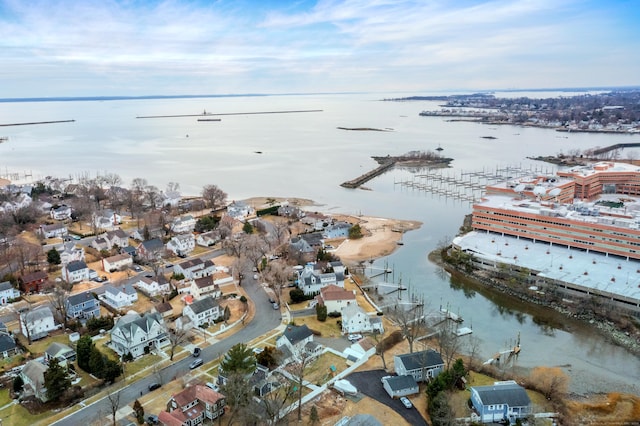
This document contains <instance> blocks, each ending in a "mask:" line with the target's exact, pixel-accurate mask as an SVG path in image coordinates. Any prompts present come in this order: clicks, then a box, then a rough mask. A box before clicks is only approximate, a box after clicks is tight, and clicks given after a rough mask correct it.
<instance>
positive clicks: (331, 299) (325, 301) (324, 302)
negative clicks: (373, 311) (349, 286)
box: [316, 284, 357, 312]
mask: <svg viewBox="0 0 640 426" xmlns="http://www.w3.org/2000/svg"><path fill="white" fill-rule="evenodd" d="M316 301H317V302H318V304H319V305H320V306H326V307H327V312H341V311H342V308H344V307H346V306H348V305H350V304H357V302H356V294H355V292H354V291H349V290H345V289H344V288H342V287H338V286H337V285H335V284H329V285H328V286H326V287H323V288H321V289H320V294H319V295H317V296H316Z"/></svg>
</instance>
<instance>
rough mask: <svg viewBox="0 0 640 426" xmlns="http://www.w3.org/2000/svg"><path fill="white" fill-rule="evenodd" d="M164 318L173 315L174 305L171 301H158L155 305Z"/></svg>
mask: <svg viewBox="0 0 640 426" xmlns="http://www.w3.org/2000/svg"><path fill="white" fill-rule="evenodd" d="M153 308H154V309H155V310H156V312H157V313H159V314H160V315H162V318H164V319H170V318H171V317H173V306H171V303H169V302H163V303H158V304H156V305H155V306H154V307H153Z"/></svg>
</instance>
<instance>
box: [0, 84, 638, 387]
mask: <svg viewBox="0 0 640 426" xmlns="http://www.w3.org/2000/svg"><path fill="white" fill-rule="evenodd" d="M393 96H394V95H393V94H388V95H384V96H383V95H380V96H377V95H372V96H365V95H358V96H354V95H350V96H346V95H325V96H322V95H319V96H269V97H243V98H210V99H172V100H136V101H103V102H98V101H88V102H43V103H0V123H12V122H26V121H49V120H67V119H75V120H76V121H75V122H74V123H66V124H52V125H42V126H19V127H3V128H0V132H2V134H0V136H8V137H9V139H10V140H9V142H7V143H3V144H0V174H6V173H20V174H24V173H25V172H26V173H29V174H32V175H33V177H34V178H40V177H43V176H46V175H53V176H70V177H74V176H78V175H80V174H83V173H89V174H91V175H95V174H96V173H99V172H104V171H107V172H114V173H117V174H119V175H120V176H121V177H122V178H123V181H124V184H125V185H128V184H129V183H130V182H131V180H132V179H133V178H136V177H143V178H146V179H147V180H148V181H149V183H150V184H154V185H156V186H158V187H159V188H160V189H163V188H164V187H165V186H166V184H167V183H168V182H170V181H173V182H178V183H180V185H181V189H182V192H183V194H185V195H188V194H198V193H199V192H200V190H201V188H202V186H203V185H205V184H209V183H214V184H216V185H218V186H220V187H221V188H222V189H224V190H225V191H226V192H227V193H228V194H229V197H230V198H231V199H243V198H248V197H252V196H281V197H302V198H310V199H313V200H315V201H316V202H318V203H319V204H321V206H319V207H318V210H323V211H333V212H342V213H351V214H359V213H362V214H364V215H374V216H382V217H393V218H399V219H411V220H419V221H421V222H422V223H423V226H422V228H420V229H419V230H417V231H413V232H410V233H408V234H406V235H405V237H404V242H405V245H404V246H402V247H401V248H400V249H399V250H397V251H396V252H395V253H394V254H393V255H391V256H389V257H387V258H385V259H380V260H378V261H377V262H376V263H375V265H378V266H382V265H385V264H387V265H389V266H391V267H393V269H394V270H395V271H396V279H397V278H398V277H399V276H400V275H401V276H402V280H403V283H408V284H409V285H410V286H411V288H412V289H413V291H415V292H416V293H419V294H423V295H424V297H425V299H426V301H427V303H428V305H429V306H430V307H431V308H433V309H437V308H438V306H439V305H440V304H443V305H447V304H448V305H449V306H450V307H451V309H452V310H454V311H457V312H459V313H460V314H461V315H462V316H463V317H464V318H465V325H466V326H469V325H473V330H474V334H473V336H475V337H477V338H479V339H480V341H481V352H482V354H483V357H485V358H489V357H490V356H491V355H492V354H493V353H495V352H496V351H498V350H501V349H504V348H505V347H506V345H509V344H511V343H512V342H513V341H514V339H515V337H516V336H517V334H518V333H520V335H521V339H522V345H523V353H522V354H521V356H520V357H519V359H518V361H517V363H518V365H519V366H522V367H533V366H537V365H549V366H556V365H558V366H565V367H564V368H565V369H566V371H567V372H568V374H570V377H571V379H572V382H571V387H572V390H574V391H576V392H586V391H615V390H618V391H626V392H632V393H636V394H640V387H639V386H638V384H637V381H638V378H640V361H639V360H638V359H637V358H636V357H635V356H633V355H632V354H630V353H628V352H627V351H625V350H624V349H621V348H619V347H616V346H614V345H611V344H609V343H607V341H606V339H604V338H603V337H602V336H600V335H599V334H597V333H594V332H593V331H592V330H591V329H589V328H586V327H584V326H582V325H581V324H573V323H570V322H568V321H566V320H563V319H555V318H554V317H553V316H549V315H548V314H545V313H541V312H540V311H539V310H536V308H530V307H527V306H523V305H521V304H517V303H513V302H507V301H504V300H499V299H495V297H492V296H484V295H482V294H481V293H479V292H477V291H473V290H470V289H468V288H466V290H463V288H465V287H464V286H460V285H459V283H456V282H455V281H453V280H451V279H450V278H449V277H447V276H444V275H443V274H442V273H441V271H440V270H439V268H438V267H436V266H435V265H433V264H431V263H430V262H429V261H428V260H427V254H428V253H429V252H430V251H432V250H433V249H434V248H435V247H436V246H437V245H438V242H440V241H442V240H443V239H444V238H450V237H452V236H454V235H455V234H456V233H457V231H458V228H459V227H460V225H461V223H462V219H463V217H464V215H465V214H468V213H470V212H471V206H470V204H469V203H468V202H461V201H455V200H453V199H451V198H445V197H442V196H438V195H432V194H426V193H422V192H419V191H412V190H408V189H406V188H404V187H402V186H401V185H398V184H397V182H399V181H402V180H407V179H413V178H414V175H415V174H416V171H410V170H405V169H395V170H392V171H390V172H388V173H386V174H385V175H383V176H381V177H378V178H376V179H374V180H373V181H370V182H369V183H367V184H366V186H367V188H369V189H370V190H347V189H344V188H341V187H340V186H339V185H340V183H342V182H343V181H346V180H349V179H352V178H354V177H355V176H357V175H359V174H361V173H362V172H364V171H366V170H369V169H371V168H373V167H375V163H374V161H373V160H372V159H371V158H370V157H371V156H372V155H387V154H390V155H396V154H402V153H405V152H408V151H412V150H435V149H436V148H437V147H438V146H440V147H442V148H443V149H444V150H443V151H442V154H443V155H445V156H447V157H451V158H453V159H454V161H453V162H452V164H451V166H452V167H451V169H450V170H449V171H448V172H447V173H450V174H451V175H456V176H460V174H461V173H462V172H468V171H478V170H485V171H489V170H496V169H497V168H503V167H506V166H519V167H523V168H528V167H537V168H538V170H541V169H542V170H547V171H549V172H553V171H554V170H555V169H554V167H553V166H551V165H547V164H544V163H538V162H533V161H530V160H527V158H526V157H528V156H538V155H549V154H557V153H560V152H565V153H566V152H569V151H570V150H573V149H588V148H593V147H595V146H607V145H610V144H613V143H619V142H640V136H638V135H636V136H626V135H625V136H622V135H620V136H618V135H594V134H573V133H572V134H570V135H568V134H565V133H557V132H554V131H551V130H544V129H536V128H520V127H514V126H485V125H480V124H475V123H467V122H447V121H446V120H445V119H442V118H436V117H420V116H418V113H419V112H420V111H422V110H424V109H436V108H438V105H437V103H435V102H379V101H378V99H382V98H386V97H393ZM536 96H544V94H536ZM311 109H321V110H322V112H309V113H299V114H268V115H238V116H222V117H220V118H222V121H220V122H198V121H197V119H196V117H182V118H163V119H136V118H135V117H136V116H148V115H168V114H200V113H202V112H203V111H204V110H206V111H207V112H210V113H227V112H253V111H282V110H311ZM339 126H342V127H372V128H379V129H386V130H389V131H387V132H370V131H344V130H339V129H337V127H339ZM482 136H494V137H496V139H491V140H490V139H483V138H481V137H482ZM256 151H260V152H262V154H258V153H256ZM623 155H627V154H626V153H624V154H623ZM636 157H638V155H636Z"/></svg>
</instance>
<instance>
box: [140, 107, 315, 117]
mask: <svg viewBox="0 0 640 426" xmlns="http://www.w3.org/2000/svg"><path fill="white" fill-rule="evenodd" d="M322 111H323V110H321V109H301V110H286V111H249V112H218V113H212V112H206V113H204V114H174V115H139V116H137V117H136V118H180V117H203V116H220V115H257V114H298V113H302V112H322Z"/></svg>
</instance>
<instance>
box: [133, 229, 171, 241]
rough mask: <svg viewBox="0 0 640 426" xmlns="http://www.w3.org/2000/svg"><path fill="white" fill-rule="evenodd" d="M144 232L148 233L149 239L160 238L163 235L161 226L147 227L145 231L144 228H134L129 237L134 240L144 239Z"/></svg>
mask: <svg viewBox="0 0 640 426" xmlns="http://www.w3.org/2000/svg"><path fill="white" fill-rule="evenodd" d="M145 234H148V235H149V239H153V238H162V237H163V236H164V229H162V228H161V227H153V228H150V227H147V228H146V232H145V228H140V229H136V230H135V231H133V232H132V233H131V238H133V239H134V240H136V241H144V240H145V239H146V238H145Z"/></svg>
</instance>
